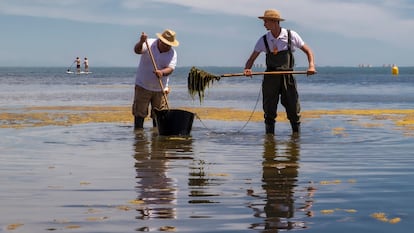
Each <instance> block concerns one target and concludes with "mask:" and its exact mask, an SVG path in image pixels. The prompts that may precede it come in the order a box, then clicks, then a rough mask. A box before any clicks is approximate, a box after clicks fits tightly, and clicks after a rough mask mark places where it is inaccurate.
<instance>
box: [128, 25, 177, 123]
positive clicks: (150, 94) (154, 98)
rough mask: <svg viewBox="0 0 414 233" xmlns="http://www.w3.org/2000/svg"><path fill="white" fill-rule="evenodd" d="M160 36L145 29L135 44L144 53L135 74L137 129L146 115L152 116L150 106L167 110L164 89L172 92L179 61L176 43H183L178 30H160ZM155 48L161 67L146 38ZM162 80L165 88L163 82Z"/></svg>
mask: <svg viewBox="0 0 414 233" xmlns="http://www.w3.org/2000/svg"><path fill="white" fill-rule="evenodd" d="M156 35H157V38H155V39H152V38H148V35H147V34H145V33H144V32H143V33H142V34H141V36H140V39H139V41H138V42H137V43H136V44H135V47H134V52H135V53H136V54H139V55H141V58H140V61H139V65H138V68H137V72H136V77H135V95H134V102H133V105H132V114H133V115H134V129H142V128H144V127H143V126H144V119H145V117H147V116H148V108H149V105H150V104H151V109H158V110H163V109H167V108H168V106H167V105H168V103H167V99H166V98H165V96H166V94H165V96H164V92H169V88H168V81H169V75H170V74H171V73H172V72H173V71H174V69H175V67H176V65H177V52H176V51H175V49H174V48H173V47H176V46H178V45H179V42H178V40H177V39H176V33H175V32H174V31H173V30H170V29H166V30H165V31H164V32H162V33H156ZM146 41H147V42H148V46H149V48H150V49H151V51H152V54H153V56H154V60H155V63H156V67H157V69H156V70H155V71H154V66H153V64H152V58H151V56H150V54H149V51H148V48H147V46H146V45H144V44H146V43H145V42H146ZM159 80H161V83H162V86H163V87H164V90H162V88H161V86H160V82H159Z"/></svg>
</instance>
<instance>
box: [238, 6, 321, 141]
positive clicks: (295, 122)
mask: <svg viewBox="0 0 414 233" xmlns="http://www.w3.org/2000/svg"><path fill="white" fill-rule="evenodd" d="M259 19H263V21H264V27H265V28H266V30H268V32H267V33H266V34H265V35H263V36H262V37H260V38H259V39H258V40H257V42H256V45H255V47H254V50H253V52H252V54H251V55H250V57H249V59H248V60H247V62H246V65H245V67H244V74H245V75H246V76H251V75H252V70H251V68H252V66H253V64H254V61H255V60H256V58H257V57H258V56H259V54H260V53H261V52H264V53H266V71H292V70H293V67H294V57H293V52H294V51H295V48H299V49H300V50H302V51H303V52H304V53H305V54H306V56H307V58H308V63H309V67H308V70H307V74H308V75H312V74H315V73H316V70H315V65H314V59H313V53H312V50H311V49H310V48H309V47H308V45H306V44H305V42H304V41H303V40H302V38H301V37H300V36H299V34H298V33H296V32H295V31H291V30H287V29H285V28H282V27H280V24H279V23H280V21H284V19H283V18H281V17H280V14H279V12H278V11H277V10H274V9H269V10H266V11H265V12H264V15H263V16H259ZM262 93H263V111H264V120H265V125H266V134H274V131H275V119H276V116H277V104H278V102H279V96H280V99H281V103H282V105H283V106H284V107H285V109H286V114H287V118H288V119H289V121H290V124H291V126H292V131H293V133H294V134H297V133H299V131H300V104H299V96H298V92H297V88H296V80H295V78H294V77H293V75H292V74H287V75H286V74H284V75H281V74H277V75H274V74H265V75H264V78H263V83H262Z"/></svg>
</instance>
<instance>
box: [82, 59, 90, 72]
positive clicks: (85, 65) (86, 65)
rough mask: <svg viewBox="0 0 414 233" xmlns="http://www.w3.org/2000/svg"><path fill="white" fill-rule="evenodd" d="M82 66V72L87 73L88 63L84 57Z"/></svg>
mask: <svg viewBox="0 0 414 233" xmlns="http://www.w3.org/2000/svg"><path fill="white" fill-rule="evenodd" d="M83 65H84V71H85V72H86V73H88V72H89V61H88V58H87V57H85V59H84V60H83Z"/></svg>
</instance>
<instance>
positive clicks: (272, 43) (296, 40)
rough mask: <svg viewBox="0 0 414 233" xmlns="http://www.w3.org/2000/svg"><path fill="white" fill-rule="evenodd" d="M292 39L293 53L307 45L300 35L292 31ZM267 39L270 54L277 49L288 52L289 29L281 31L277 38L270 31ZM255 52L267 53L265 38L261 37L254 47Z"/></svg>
mask: <svg viewBox="0 0 414 233" xmlns="http://www.w3.org/2000/svg"><path fill="white" fill-rule="evenodd" d="M290 36H291V37H290V38H291V41H292V42H291V49H292V52H294V51H295V48H302V46H303V45H305V42H304V41H303V40H302V38H301V37H300V36H299V34H298V33H297V32H295V31H292V30H290ZM266 39H267V43H268V44H269V50H270V52H273V51H274V49H275V48H277V51H283V50H288V32H287V29H285V28H282V29H281V31H280V34H279V36H278V37H277V38H275V37H274V36H273V35H272V33H271V32H270V31H268V32H267V33H266ZM254 51H256V52H265V53H266V52H267V51H266V46H265V43H264V41H263V38H262V37H260V38H259V39H258V40H257V42H256V45H255V46H254Z"/></svg>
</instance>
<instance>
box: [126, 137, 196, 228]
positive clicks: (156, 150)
mask: <svg viewBox="0 0 414 233" xmlns="http://www.w3.org/2000/svg"><path fill="white" fill-rule="evenodd" d="M134 147H135V148H134V149H135V154H134V158H135V159H136V162H135V169H136V174H137V175H136V179H137V185H136V187H135V189H136V191H137V193H138V196H137V201H139V202H140V203H142V204H141V205H140V207H139V208H137V211H138V212H139V215H138V216H137V217H136V218H137V219H142V220H145V219H151V218H158V219H175V218H176V217H177V213H176V205H177V190H178V183H177V179H175V178H174V177H170V176H169V173H168V170H169V169H170V165H169V163H170V162H171V160H173V159H192V154H193V152H192V140H191V138H168V137H160V136H158V134H157V133H156V132H145V131H137V132H136V133H135V143H134Z"/></svg>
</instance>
